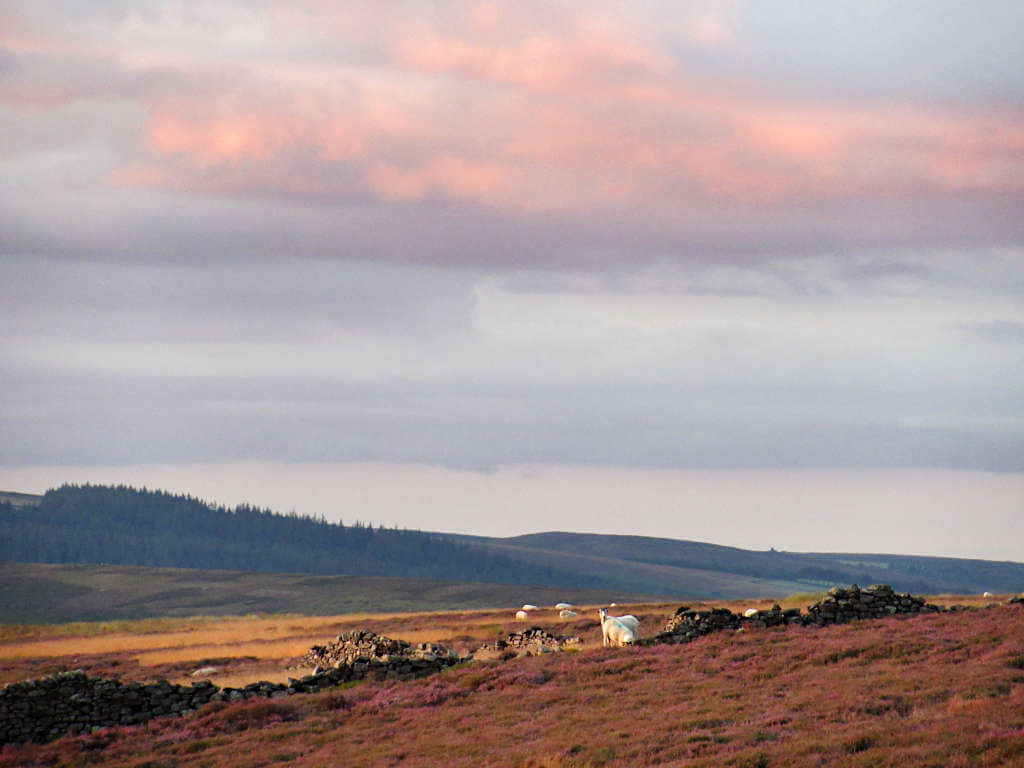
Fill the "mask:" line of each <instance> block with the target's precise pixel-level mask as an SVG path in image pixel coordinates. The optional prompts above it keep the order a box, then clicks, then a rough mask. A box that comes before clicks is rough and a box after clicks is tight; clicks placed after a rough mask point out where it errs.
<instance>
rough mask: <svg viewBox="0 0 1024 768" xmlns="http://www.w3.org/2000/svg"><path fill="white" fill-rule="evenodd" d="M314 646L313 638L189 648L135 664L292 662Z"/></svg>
mask: <svg viewBox="0 0 1024 768" xmlns="http://www.w3.org/2000/svg"><path fill="white" fill-rule="evenodd" d="M310 645H311V643H310V640H309V638H302V639H290V640H271V641H266V642H245V643H238V642H231V643H216V644H205V645H189V646H185V647H183V648H174V649H171V650H160V651H149V652H147V653H140V654H138V655H137V656H136V657H135V660H136V661H138V662H139V664H141V665H142V666H144V667H155V666H159V665H160V664H179V663H182V662H196V663H198V661H199V660H202V659H245V658H257V659H290V658H294V657H296V656H301V655H302V654H304V653H305V652H306V651H308V650H309V646H310Z"/></svg>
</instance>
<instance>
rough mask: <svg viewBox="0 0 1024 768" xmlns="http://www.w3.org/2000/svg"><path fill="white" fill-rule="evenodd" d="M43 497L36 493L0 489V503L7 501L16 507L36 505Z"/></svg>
mask: <svg viewBox="0 0 1024 768" xmlns="http://www.w3.org/2000/svg"><path fill="white" fill-rule="evenodd" d="M42 500H43V497H42V496H40V495H39V494H36V493H17V492H15V491H0V503H3V502H7V503H9V504H13V505H14V506H16V507H36V506H39V502H41V501H42Z"/></svg>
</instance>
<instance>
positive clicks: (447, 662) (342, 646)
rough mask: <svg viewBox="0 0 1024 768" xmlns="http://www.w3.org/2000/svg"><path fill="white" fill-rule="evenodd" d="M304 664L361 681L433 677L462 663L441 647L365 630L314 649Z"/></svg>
mask: <svg viewBox="0 0 1024 768" xmlns="http://www.w3.org/2000/svg"><path fill="white" fill-rule="evenodd" d="M302 661H303V663H305V664H307V665H309V666H312V667H314V668H315V669H314V674H320V673H322V672H323V671H324V670H325V669H327V668H333V669H334V670H342V671H343V672H344V673H349V674H351V675H352V676H351V677H349V678H348V679H358V678H360V677H373V678H384V677H390V678H395V677H402V676H406V675H415V676H422V675H424V674H433V673H434V672H440V671H441V670H442V669H444V668H445V667H450V666H451V665H453V664H458V663H459V661H460V659H459V655H458V654H457V653H455V651H450V650H448V649H447V648H445V647H444V646H443V645H439V644H437V643H419V644H417V645H416V646H413V645H412V644H411V643H407V642H406V641H404V640H393V639H391V638H390V637H385V636H384V635H377V634H375V633H373V632H370V631H369V630H365V629H363V630H357V631H355V632H346V633H344V634H341V635H338V637H337V638H336V639H335V640H333V641H331V642H329V643H327V644H326V645H314V646H313V647H312V648H310V649H309V651H308V652H307V653H306V655H305V656H303V657H302Z"/></svg>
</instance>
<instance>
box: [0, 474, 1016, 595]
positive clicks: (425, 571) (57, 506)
mask: <svg viewBox="0 0 1024 768" xmlns="http://www.w3.org/2000/svg"><path fill="white" fill-rule="evenodd" d="M9 496H10V494H9ZM0 562H8V563H17V562H22V563H29V562H34V563H53V564H94V565H98V564H106V565H119V566H144V567H162V568H179V569H198V570H204V571H235V572H238V571H241V572H252V573H278V574H310V575H312V574H319V575H345V576H348V577H375V578H378V579H381V578H383V579H387V578H392V579H394V578H399V579H412V580H418V581H410V582H409V583H408V584H406V585H405V586H404V587H401V589H405V590H406V591H407V593H408V594H409V595H410V596H415V595H417V594H420V595H421V597H420V598H416V597H410V598H409V599H408V600H405V601H404V603H403V605H404V606H405V607H406V608H407V609H410V610H411V609H415V608H424V607H428V606H433V605H439V606H440V605H441V604H438V603H435V602H431V601H429V600H425V599H423V598H422V593H423V589H424V588H423V587H422V585H421V586H416V585H417V584H418V583H419V582H444V583H448V584H455V583H459V584H466V583H476V584H492V585H493V584H517V585H523V586H526V585H529V586H531V587H549V588H552V589H556V590H562V591H563V592H564V591H565V590H570V589H571V590H596V591H597V592H600V593H601V594H605V595H621V596H626V595H645V596H650V597H655V596H658V597H714V598H737V597H762V596H763V597H770V596H783V595H788V594H794V593H800V592H816V591H821V590H823V589H825V588H827V587H829V586H831V585H834V584H849V583H852V582H856V583H860V584H870V583H879V582H881V583H888V584H892V585H893V586H894V587H896V588H898V589H901V590H910V591H915V592H925V593H937V592H954V593H970V592H982V591H985V590H990V591H993V592H1017V591H1021V590H1022V589H1024V564H1021V563H1011V562H993V561H986V560H965V559H956V558H940V557H918V556H908V555H894V554H836V553H793V552H777V551H774V550H770V551H767V552H763V551H751V550H744V549H739V548H735V547H725V546H719V545H715V544H708V543H702V542H693V541H680V540H674V539H660V538H652V537H642V536H610V535H598V534H579V533H566V532H548V533H536V534H529V535H525V536H517V537H512V538H488V537H480V536H467V535H453V534H440V533H430V532H422V531H408V530H396V529H385V528H373V527H372V526H363V525H359V524H357V525H349V526H345V525H340V524H333V523H327V522H325V521H323V520H318V519H313V518H308V517H301V516H298V515H295V514H294V513H292V514H289V515H281V514H277V513H274V512H272V511H270V510H265V509H263V510H261V509H257V508H253V507H250V506H240V507H236V508H234V509H227V508H224V507H218V506H214V505H211V504H208V503H206V502H203V501H200V500H198V499H195V498H192V497H189V496H178V495H172V494H168V493H164V492H160V491H149V490H138V489H134V488H127V487H116V488H114V487H105V486H89V485H86V486H64V487H62V488H59V489H56V490H51V491H48V492H47V493H46V494H45V495H44V496H42V497H41V498H40V499H39V500H38V503H37V504H35V505H30V506H24V505H15V504H13V503H12V502H11V501H0ZM4 574H5V575H4V576H3V582H0V586H3V587H4V588H7V587H9V585H10V583H11V582H10V580H11V579H12V578H13V577H12V575H11V572H10V571H9V570H5V572H4ZM350 586H351V587H353V588H355V587H356V585H355V583H352V584H350ZM392 586H395V585H392ZM363 587H366V588H369V587H367V586H366V585H365V584H364V585H363V586H362V587H359V588H363ZM168 589H171V590H174V589H179V590H180V589H186V590H193V589H194V587H193V586H178V587H169V588H168ZM395 589H399V588H398V587H395ZM286 591H287V590H286ZM392 591H394V590H392ZM399 591H400V589H399ZM520 593H521V590H520V592H519V593H516V594H520ZM177 594H178V596H179V597H180V599H181V600H182V601H183V603H187V604H190V605H192V607H193V608H194V609H195V610H196V611H199V612H211V610H217V609H216V603H217V601H216V600H212V602H211V600H207V601H206V603H204V602H203V601H204V598H203V595H202V592H201V591H200V592H199V593H196V592H194V591H191V592H189V593H188V594H187V595H186V594H185V592H178V593H177ZM503 594H504V593H503ZM492 595H496V593H493V592H492ZM207 597H211V598H212V596H211V595H207ZM395 599H396V600H397V602H399V603H400V602H402V601H401V600H399V599H398V598H395ZM488 599H489V600H490V602H487V603H484V604H487V605H496V604H501V603H502V601H503V600H504V598H501V599H500V600H498V601H497V602H495V601H494V600H492V599H491V598H488ZM508 599H509V602H507V603H504V604H506V605H511V604H514V603H515V602H517V600H518V598H515V597H513V596H512V594H511V593H509V595H508ZM356 602H358V601H356ZM204 604H205V605H207V606H208V607H207V608H205V609H204V608H203V607H202V606H203V605H204ZM396 604H397V603H396ZM478 604H479V603H478ZM444 605H445V606H447V605H450V603H444ZM126 610H127V609H126ZM247 610H263V609H262V608H249V609H247ZM338 610H341V609H338ZM126 615H133V614H131V613H130V612H129V613H128V614H126ZM147 615H152V614H147Z"/></svg>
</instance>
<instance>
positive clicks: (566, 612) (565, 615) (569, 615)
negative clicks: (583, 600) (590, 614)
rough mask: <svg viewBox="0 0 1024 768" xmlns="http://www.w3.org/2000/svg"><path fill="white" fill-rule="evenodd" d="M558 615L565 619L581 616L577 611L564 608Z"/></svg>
mask: <svg viewBox="0 0 1024 768" xmlns="http://www.w3.org/2000/svg"><path fill="white" fill-rule="evenodd" d="M558 615H559V616H560V617H561V618H563V619H571V618H574V617H576V616H579V614H578V613H576V611H571V610H569V609H568V608H563V609H562V610H560V611H559V612H558Z"/></svg>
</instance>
